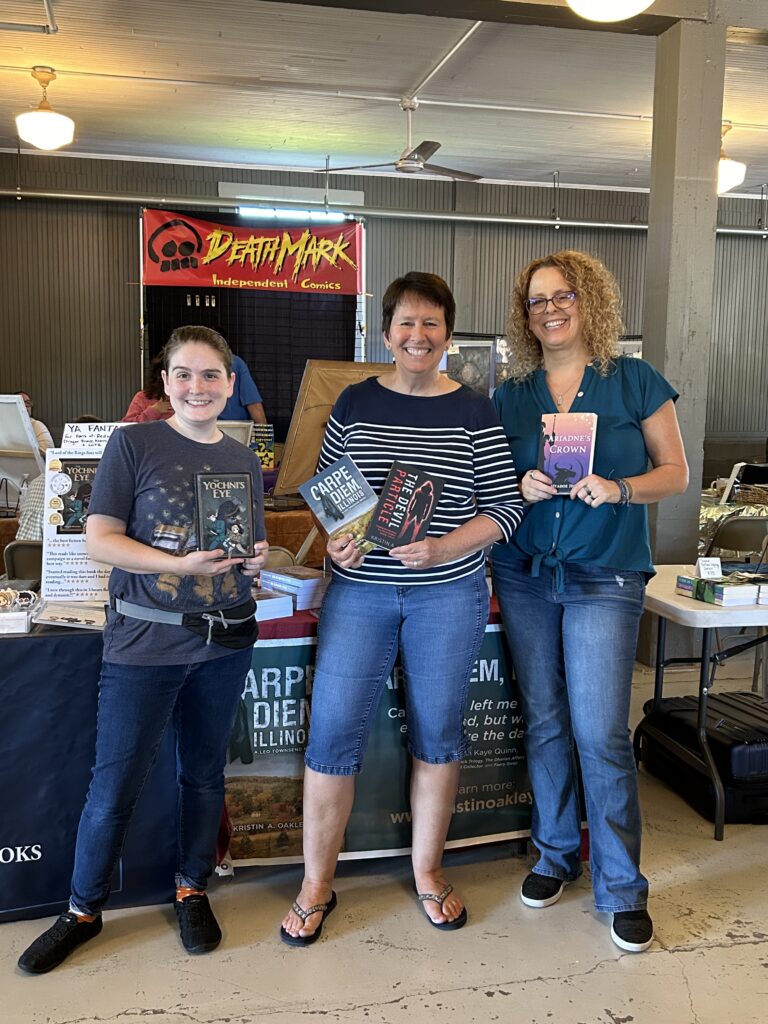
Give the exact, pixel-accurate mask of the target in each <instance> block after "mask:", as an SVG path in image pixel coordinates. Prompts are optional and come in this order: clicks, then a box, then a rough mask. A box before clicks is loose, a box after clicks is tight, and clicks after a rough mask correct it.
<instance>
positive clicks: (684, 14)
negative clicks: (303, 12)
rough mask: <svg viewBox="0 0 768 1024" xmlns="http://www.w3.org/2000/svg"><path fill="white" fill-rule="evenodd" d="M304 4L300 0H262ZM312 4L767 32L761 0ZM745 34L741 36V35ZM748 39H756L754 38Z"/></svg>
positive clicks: (574, 24)
mask: <svg viewBox="0 0 768 1024" xmlns="http://www.w3.org/2000/svg"><path fill="white" fill-rule="evenodd" d="M267 2H272V3H276V2H280V3H294V4H305V3H306V0H267ZM311 2H312V6H314V7H334V8H337V9H339V8H340V9H342V10H343V9H346V10H352V11H376V12H378V13H381V14H421V15H427V16H430V17H435V18H458V19H460V20H462V21H489V22H505V23H507V24H517V25H543V26H545V27H548V28H576V29H587V30H588V31H591V32H600V31H604V32H623V33H631V34H633V35H646V36H657V35H660V34H661V33H662V32H666V30H667V29H668V28H670V27H671V26H672V25H673V24H674V23H675V22H677V21H702V22H714V23H717V24H719V25H727V26H728V28H730V29H740V30H743V31H744V32H745V33H751V32H754V33H760V32H768V3H766V0H655V3H654V4H653V5H652V6H651V8H650V9H649V10H648V11H646V12H645V13H644V14H638V15H637V17H635V18H630V19H629V21H624V22H612V23H609V24H600V23H598V22H595V21H585V20H584V19H583V18H580V17H579V16H578V15H577V14H574V12H573V11H572V10H571V8H570V7H569V6H568V4H567V3H566V0H534V2H531V0H311ZM745 38H746V37H745ZM752 41H755V42H757V41H760V42H762V41H763V40H759V39H757V38H755V39H753V40H752Z"/></svg>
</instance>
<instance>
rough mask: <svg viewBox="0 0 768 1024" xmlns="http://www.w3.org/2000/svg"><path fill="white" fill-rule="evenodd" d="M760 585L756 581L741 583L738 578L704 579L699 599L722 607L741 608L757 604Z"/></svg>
mask: <svg viewBox="0 0 768 1024" xmlns="http://www.w3.org/2000/svg"><path fill="white" fill-rule="evenodd" d="M759 589H760V587H759V586H758V585H757V584H756V583H741V582H739V581H738V580H705V581H704V588H703V592H702V597H701V598H700V600H702V601H705V602H706V603H707V604H716V605H720V606H721V607H722V608H741V607H743V606H744V605H750V604H757V594H758V591H759Z"/></svg>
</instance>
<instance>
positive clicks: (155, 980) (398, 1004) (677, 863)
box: [0, 662, 768, 1024]
mask: <svg viewBox="0 0 768 1024" xmlns="http://www.w3.org/2000/svg"><path fill="white" fill-rule="evenodd" d="M732 665H733V666H734V667H731V665H729V666H728V671H729V674H731V675H733V674H734V673H735V674H736V675H737V676H738V675H739V674H741V675H742V678H741V679H738V678H736V679H731V680H728V681H725V680H723V681H721V682H719V684H718V688H719V689H725V688H728V689H748V688H749V682H748V681H746V680H745V679H744V678H743V676H744V675H745V674H746V673H747V672H748V671H749V667H750V666H749V665H742V666H741V668H740V667H739V666H738V664H737V662H734V663H732ZM721 671H722V670H721ZM690 678H691V676H690V674H682V673H678V674H676V675H675V676H671V677H670V682H669V683H668V685H667V687H666V689H665V694H667V695H672V694H675V693H690V692H694V690H695V687H694V686H692V684H691V682H690V681H689V680H690ZM652 686H653V680H652V676H651V674H650V673H649V672H648V671H647V670H638V672H636V674H635V686H634V707H635V711H634V713H633V718H635V719H636V718H637V716H638V715H639V712H640V707H641V704H642V701H643V700H644V699H646V698H647V697H648V696H650V694H651V692H652ZM641 797H642V804H643V809H644V815H645V820H646V830H645V841H644V855H643V868H644V871H645V873H646V874H647V875H648V876H649V878H650V880H651V905H650V909H651V912H652V915H653V918H654V921H655V924H656V942H655V943H654V945H653V946H652V947H651V949H650V950H649V951H648V952H647V953H644V954H639V955H632V954H626V953H622V952H621V951H620V950H619V949H617V948H616V947H615V946H614V945H613V943H612V942H611V940H610V937H609V921H608V918H607V916H606V915H598V914H596V913H595V912H594V910H593V909H592V900H591V890H590V885H589V880H588V877H584V878H582V879H580V880H579V882H578V883H576V884H575V885H573V886H571V887H569V888H568V889H566V891H565V894H564V896H563V898H562V899H561V901H560V903H558V904H557V905H556V906H554V907H550V908H548V909H546V910H531V909H528V908H526V907H524V906H523V904H522V903H521V902H520V899H519V895H518V891H519V887H520V883H521V881H522V879H523V877H524V875H525V873H526V871H527V870H528V866H529V861H528V860H527V859H526V857H525V856H523V855H520V854H519V853H517V855H515V851H513V850H511V849H510V846H509V845H508V844H499V845H495V846H488V847H482V848H479V847H475V848H472V849H469V850H462V851H454V852H450V853H448V854H447V855H446V866H447V870H448V873H449V876H450V878H451V879H452V881H453V882H454V883H455V884H456V886H457V888H460V889H461V891H462V894H463V895H464V897H465V899H466V901H467V905H468V907H469V910H470V919H469V924H468V925H467V927H465V928H464V929H463V930H461V931H457V932H450V933H441V932H438V931H436V930H434V929H432V928H431V927H430V926H429V925H428V923H427V922H426V920H425V919H424V917H423V915H422V913H421V911H420V909H419V907H418V906H417V904H416V903H415V901H414V898H413V896H412V894H411V889H410V884H411V883H410V875H409V872H408V864H407V861H406V860H405V859H404V858H396V859H387V860H377V861H362V862H355V863H350V862H347V863H345V864H343V865H342V866H341V868H340V871H339V876H338V881H337V886H336V888H337V892H338V895H339V906H338V909H337V910H336V911H335V912H334V914H333V915H332V916H331V917H330V918H329V919H328V922H327V924H326V930H325V935H324V937H323V938H322V940H321V941H320V942H319V943H318V944H317V945H316V946H314V947H312V948H309V949H291V948H288V947H286V946H284V945H282V944H281V943H280V941H279V939H278V924H279V921H280V918H281V916H282V914H283V913H284V910H285V908H286V907H287V906H288V904H289V903H290V901H291V900H292V899H293V898H294V896H295V894H296V892H297V890H298V884H299V879H300V874H301V871H300V868H299V867H279V868H271V869H255V868H252V869H247V870H245V869H243V870H241V871H239V872H238V873H237V875H236V877H235V878H234V880H232V881H220V882H218V883H217V884H216V885H215V886H214V889H213V893H212V899H213V903H214V906H215V908H216V911H217V914H218V916H219V920H220V921H221V924H222V928H223V931H224V941H223V943H222V945H221V947H220V948H219V950H217V951H216V952H215V953H212V954H209V955H207V956H202V957H197V958H190V957H188V956H187V955H186V954H185V953H184V952H183V950H182V948H181V946H180V943H179V940H178V934H177V932H176V924H175V916H174V912H173V909H172V907H170V906H163V907H153V908H142V909H138V910H132V911H118V912H114V913H112V914H109V915H108V916H107V918H106V924H105V928H104V931H103V933H102V934H101V935H100V936H99V937H98V938H97V939H95V940H94V941H93V942H91V943H90V944H88V945H87V946H85V947H84V948H82V949H80V950H78V951H77V952H76V953H75V954H74V955H73V956H72V957H71V958H70V959H69V960H68V961H67V962H66V963H65V964H64V965H62V966H61V967H59V968H58V969H57V970H56V971H54V972H52V973H51V974H48V975H45V976H42V977H36V978H33V977H28V976H26V975H22V974H21V973H20V972H18V970H17V969H16V967H15V963H16V959H17V957H18V955H19V953H20V952H21V951H22V949H24V947H25V946H26V945H27V944H28V943H29V942H30V941H31V940H32V939H33V938H34V937H35V935H36V934H37V933H38V932H39V931H40V928H41V924H43V925H46V924H47V923H48V922H38V921H26V922H20V923H15V924H9V925H3V926H1V927H0V978H1V979H2V984H1V985H0V992H2V1005H1V1006H0V1021H2V1022H3V1024H91V1022H97V1021H98V1022H99V1024H101V1022H127V1021H131V1020H133V1019H136V1018H141V1019H144V1018H150V1019H152V1020H153V1021H154V1020H156V1021H158V1022H162V1024H190V1022H195V1024H197V1022H201V1024H202V1022H204V1024H214V1022H215V1024H224V1022H226V1024H246V1022H250V1021H262V1020H263V1021H270V1022H274V1024H299V1022H307V1021H313V1020H317V1021H321V1020H322V1021H339V1022H342V1024H394V1022H397V1024H401V1022H404V1021H408V1022H409V1024H422V1022H427V1021H430V1022H433V1021H440V1022H445V1024H469V1022H475V1021H477V1022H492V1021H512V1022H514V1024H546V1022H548V1021H551V1022H552V1024H651V1022H653V1024H657V1022H661V1024H736V1022H738V1024H758V1022H760V1024H764V1022H765V1021H766V1019H768V1009H767V1007H768V886H767V885H766V882H765V874H766V862H767V861H768V857H767V856H766V852H767V850H768V847H767V845H766V841H767V840H768V829H766V827H761V826H750V825H729V826H726V838H725V841H724V842H722V843H716V842H714V840H713V839H712V826H711V825H710V824H709V822H706V821H705V820H704V819H702V818H699V817H698V816H697V815H696V814H695V813H694V812H693V811H692V810H690V808H688V806H687V805H686V804H685V803H684V802H683V801H682V800H681V799H680V798H678V797H677V796H675V795H674V794H673V793H672V792H670V791H669V790H668V789H667V788H666V787H665V786H664V785H663V784H661V783H659V782H658V781H656V780H655V779H654V778H653V777H651V776H649V775H648V774H646V773H645V772H643V773H641Z"/></svg>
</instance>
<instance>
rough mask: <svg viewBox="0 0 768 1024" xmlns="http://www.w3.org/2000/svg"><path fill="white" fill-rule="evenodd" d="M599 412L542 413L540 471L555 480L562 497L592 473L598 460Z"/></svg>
mask: <svg viewBox="0 0 768 1024" xmlns="http://www.w3.org/2000/svg"><path fill="white" fill-rule="evenodd" d="M596 432H597V413H595V412H545V413H542V414H541V437H540V439H539V461H538V463H537V466H538V469H540V470H541V471H542V472H543V473H546V474H547V476H548V477H549V478H550V479H551V481H552V483H553V484H554V485H555V489H556V490H557V492H558V493H559V494H567V493H568V492H569V491H570V489H571V488H572V487H573V485H574V484H575V483H577V482H578V481H579V480H581V479H583V478H584V477H585V476H588V475H589V474H590V473H591V472H592V463H593V461H594V458H595V434H596Z"/></svg>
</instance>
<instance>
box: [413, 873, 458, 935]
mask: <svg viewBox="0 0 768 1024" xmlns="http://www.w3.org/2000/svg"><path fill="white" fill-rule="evenodd" d="M452 892H453V886H452V885H451V884H450V882H449V883H448V885H446V887H445V888H444V889H443V891H442V892H441V893H440V894H439V895H438V896H436V895H435V894H434V893H432V892H418V890H417V891H416V895H417V896H418V898H419V903H426V901H427V900H433V901H434V902H435V903H437V904H438V905H439V907H440V909H441V910H442V909H443V903H444V902H445V900H446V898H447V897H448V896H450V894H451V893H452ZM422 910H424V916H425V917H426V919H427V920H428V921H429V923H430V924H431V925H432V927H433V928H439V929H440V931H441V932H453V931H456V929H457V928H463V927H464V925H465V924H466V923H467V908H466V907H462V910H461V913H460V914H459V916H458V917H457V918H454V920H453V921H433V920H432V918H431V917H430V916H429V914H428V913H427V911H426V909H425V908H424V907H422Z"/></svg>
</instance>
